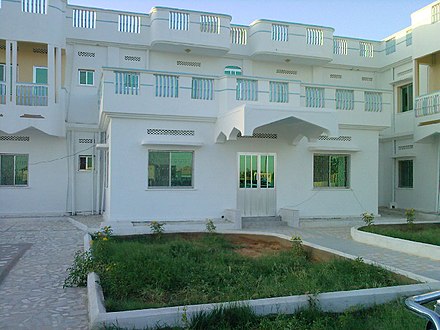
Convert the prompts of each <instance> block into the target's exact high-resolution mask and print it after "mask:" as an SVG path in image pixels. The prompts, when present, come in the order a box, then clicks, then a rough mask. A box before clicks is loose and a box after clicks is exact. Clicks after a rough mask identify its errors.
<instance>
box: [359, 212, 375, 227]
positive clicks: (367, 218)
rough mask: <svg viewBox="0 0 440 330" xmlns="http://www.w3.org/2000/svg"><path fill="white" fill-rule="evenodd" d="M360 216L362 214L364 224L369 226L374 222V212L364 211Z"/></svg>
mask: <svg viewBox="0 0 440 330" xmlns="http://www.w3.org/2000/svg"><path fill="white" fill-rule="evenodd" d="M361 216H362V220H363V221H364V222H365V224H366V225H367V226H371V225H372V224H374V214H373V213H368V212H364V213H362V214H361Z"/></svg>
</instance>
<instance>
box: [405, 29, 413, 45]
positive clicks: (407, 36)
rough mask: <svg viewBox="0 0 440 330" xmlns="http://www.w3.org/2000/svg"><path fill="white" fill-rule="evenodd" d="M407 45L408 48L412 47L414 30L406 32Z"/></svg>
mask: <svg viewBox="0 0 440 330" xmlns="http://www.w3.org/2000/svg"><path fill="white" fill-rule="evenodd" d="M406 45H407V46H411V45H412V30H408V31H406Z"/></svg>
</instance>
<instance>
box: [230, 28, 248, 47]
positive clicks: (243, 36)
mask: <svg viewBox="0 0 440 330" xmlns="http://www.w3.org/2000/svg"><path fill="white" fill-rule="evenodd" d="M231 43H232V44H236V45H246V44H247V30H246V29H245V28H244V27H237V26H231Z"/></svg>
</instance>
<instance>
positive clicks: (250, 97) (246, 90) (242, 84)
mask: <svg viewBox="0 0 440 330" xmlns="http://www.w3.org/2000/svg"><path fill="white" fill-rule="evenodd" d="M235 98H236V100H237V101H257V100H258V81H256V80H249V79H237V87H236V97H235Z"/></svg>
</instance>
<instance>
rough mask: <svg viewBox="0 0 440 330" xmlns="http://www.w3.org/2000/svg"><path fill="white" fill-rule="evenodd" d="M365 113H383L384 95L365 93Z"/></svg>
mask: <svg viewBox="0 0 440 330" xmlns="http://www.w3.org/2000/svg"><path fill="white" fill-rule="evenodd" d="M365 111H370V112H381V111H382V93H378V92H365Z"/></svg>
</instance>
